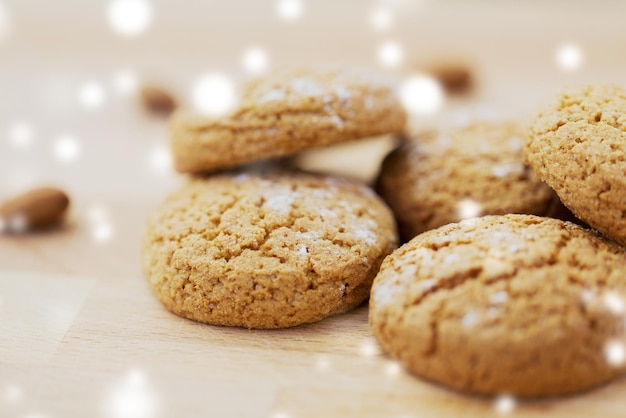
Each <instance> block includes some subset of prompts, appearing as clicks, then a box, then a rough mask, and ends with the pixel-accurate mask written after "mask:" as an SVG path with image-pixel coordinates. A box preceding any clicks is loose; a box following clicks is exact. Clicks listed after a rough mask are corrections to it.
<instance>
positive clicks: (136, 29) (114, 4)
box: [107, 0, 152, 36]
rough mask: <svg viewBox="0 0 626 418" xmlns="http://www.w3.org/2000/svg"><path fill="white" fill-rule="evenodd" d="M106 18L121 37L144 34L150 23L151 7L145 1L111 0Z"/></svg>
mask: <svg viewBox="0 0 626 418" xmlns="http://www.w3.org/2000/svg"><path fill="white" fill-rule="evenodd" d="M107 17H108V20H109V24H110V25H111V28H112V29H113V30H114V31H115V32H117V33H118V34H120V35H123V36H135V35H139V34H140V33H142V32H144V31H145V30H146V29H147V28H148V26H150V22H151V21H152V5H151V4H150V3H149V2H148V1H147V0H112V1H111V2H110V3H109V8H108V11H107Z"/></svg>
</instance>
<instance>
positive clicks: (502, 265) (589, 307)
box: [369, 215, 626, 397]
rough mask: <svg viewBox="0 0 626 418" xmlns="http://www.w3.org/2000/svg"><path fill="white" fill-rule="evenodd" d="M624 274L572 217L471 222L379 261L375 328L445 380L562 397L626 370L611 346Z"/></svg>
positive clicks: (618, 333)
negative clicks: (566, 218)
mask: <svg viewBox="0 0 626 418" xmlns="http://www.w3.org/2000/svg"><path fill="white" fill-rule="evenodd" d="M625 276H626V253H625V252H624V250H623V249H622V248H621V247H619V246H618V245H616V244H614V243H612V242H610V241H607V240H604V239H603V238H601V237H600V236H599V235H596V234H595V233H594V232H592V231H590V230H586V229H583V228H581V227H579V226H578V225H575V224H572V223H569V222H563V221H561V220H556V219H551V218H541V217H537V216H533V215H496V216H485V217H482V218H475V219H468V220H465V221H462V222H460V223H457V224H449V225H446V226H443V227H441V228H439V229H436V230H432V231H428V232H425V233H423V234H421V235H419V236H417V237H415V238H414V239H413V240H411V241H410V242H408V243H407V244H405V245H404V246H402V247H400V248H399V249H397V250H396V251H394V252H393V253H392V254H391V255H390V256H389V257H387V259H385V261H384V263H383V265H382V266H381V269H380V272H379V274H378V275H377V277H376V279H375V280H374V284H373V287H372V295H371V298H370V317H369V318H370V319H369V320H370V326H371V328H372V330H373V332H374V335H375V336H376V338H377V339H378V341H379V342H380V343H381V344H382V346H383V347H384V348H385V350H386V351H388V352H389V353H390V354H391V355H392V356H393V357H396V358H398V359H399V360H400V361H401V362H402V364H403V365H404V366H405V367H406V368H407V369H408V370H409V371H410V372H412V373H414V374H416V375H419V376H422V377H424V378H426V379H429V380H432V381H435V382H439V383H441V384H443V385H446V386H448V387H451V388H454V389H457V390H460V391H465V392H471V393H477V394H489V395H491V394H504V393H506V394H512V395H516V396H522V397H539V396H552V395H562V394H568V393H573V392H578V391H582V390H585V389H589V388H592V387H594V386H597V385H600V384H602V383H605V382H607V381H609V380H611V379H613V378H615V377H616V376H618V375H619V374H621V373H623V372H624V371H626V363H624V362H621V361H620V359H619V358H616V357H615V354H614V352H613V353H611V350H614V347H618V349H619V347H620V345H619V344H623V343H626V338H625V336H626V334H625V329H624V328H625V320H624V302H623V301H624V299H623V297H624V296H626V281H624V277H625ZM621 347H623V345H622V346H621ZM607 355H608V357H607Z"/></svg>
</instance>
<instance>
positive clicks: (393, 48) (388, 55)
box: [378, 41, 404, 68]
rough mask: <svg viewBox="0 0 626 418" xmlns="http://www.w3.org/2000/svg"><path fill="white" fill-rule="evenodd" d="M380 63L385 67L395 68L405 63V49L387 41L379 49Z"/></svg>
mask: <svg viewBox="0 0 626 418" xmlns="http://www.w3.org/2000/svg"><path fill="white" fill-rule="evenodd" d="M378 61H379V62H380V63H381V64H382V65H383V66H385V67H388V68H394V67H397V66H399V65H400V64H402V62H403V61H404V48H402V46H401V45H400V44H399V43H397V42H394V41H387V42H385V43H383V44H382V45H380V46H379V47H378Z"/></svg>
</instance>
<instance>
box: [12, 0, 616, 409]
mask: <svg viewBox="0 0 626 418" xmlns="http://www.w3.org/2000/svg"><path fill="white" fill-rule="evenodd" d="M625 16H626V2H624V1H622V0H602V1H578V0H554V1H546V0H526V1H523V2H522V1H502V0H473V1H469V0H332V1H331V0H228V1H218V0H202V1H201V0H187V1H174V0H88V1H86V0H57V1H44V0H0V201H2V200H4V199H6V198H8V197H11V196H14V195H15V194H17V193H20V192H22V191H25V190H27V189H29V188H31V187H37V186H43V185H53V186H57V187H60V188H62V189H64V190H66V191H67V193H68V194H69V196H70V198H71V200H72V204H71V215H70V222H69V224H68V227H65V228H60V229H57V230H52V231H50V232H49V233H48V232H45V233H39V234H25V235H2V234H0V268H1V269H2V270H0V314H1V315H0V417H4V416H16V417H17V416H19V417H29V418H33V417H40V418H41V417H61V416H65V417H70V416H76V417H84V416H104V417H115V418H128V417H135V418H141V417H145V418H148V417H155V416H198V415H200V416H207V413H211V412H212V413H213V416H258V417H267V416H271V417H272V418H290V417H291V415H290V414H289V411H298V414H297V415H293V416H294V417H295V416H329V414H332V413H336V412H337V411H344V412H346V414H347V415H350V414H351V416H364V415H367V414H369V415H370V416H376V415H377V416H398V417H400V416H402V417H408V416H420V417H425V416H429V417H434V416H437V417H439V416H455V417H456V416H459V411H464V412H467V413H468V414H469V415H467V416H474V417H485V416H494V415H493V414H495V415H497V416H500V415H501V414H506V413H509V412H511V411H512V410H513V408H514V407H515V403H514V400H513V399H511V398H510V397H509V398H506V397H505V398H504V399H501V400H498V401H496V403H495V409H494V408H493V407H492V405H491V404H490V403H489V402H482V401H477V400H476V399H474V398H467V397H460V396H458V395H456V394H453V393H449V392H447V391H444V390H440V389H439V388H438V387H436V386H433V385H428V384H425V383H424V382H422V381H420V380H419V379H415V378H412V377H409V376H406V375H404V374H402V373H401V369H400V368H399V366H398V364H396V363H394V362H390V361H389V359H387V358H386V357H384V356H382V355H379V354H380V353H379V351H378V350H379V348H378V346H377V344H376V343H375V341H373V339H372V336H371V332H370V331H369V328H368V325H367V306H362V307H360V308H359V309H357V310H355V311H354V312H351V313H349V314H346V315H342V316H341V317H338V318H331V319H329V320H326V321H322V322H320V323H319V324H314V325H311V326H306V327H298V328H294V329H291V330H286V331H284V332H274V333H269V332H268V333H265V332H262V331H248V330H240V329H230V328H219V327H209V326H204V325H201V324H196V323H193V322H192V321H185V320H183V319H181V318H178V317H175V316H174V315H171V314H169V313H168V312H166V311H165V310H164V309H163V307H162V306H161V305H160V303H159V302H158V301H157V300H156V299H155V298H154V297H153V295H152V294H151V293H150V290H149V289H148V286H147V284H146V283H145V281H144V280H143V275H142V272H141V266H140V257H139V248H140V245H141V237H142V235H143V230H144V225H145V220H146V218H147V216H148V214H149V213H150V212H151V211H152V210H153V208H154V206H155V205H156V204H157V203H158V202H159V201H160V200H161V199H162V198H163V196H164V195H165V194H167V192H168V191H169V190H171V189H173V188H175V187H177V185H178V184H180V183H182V182H184V181H185V177H184V176H181V175H178V174H176V173H174V172H173V170H172V169H171V165H170V155H169V151H168V132H167V118H166V117H164V116H163V113H167V112H166V111H164V110H168V109H167V108H168V107H172V106H171V104H172V103H169V102H168V101H167V100H165V99H163V94H161V96H158V95H157V97H160V98H158V99H155V98H154V97H155V96H154V91H155V90H156V91H157V92H160V93H164V94H165V95H166V96H167V97H169V98H171V99H175V101H176V102H177V103H178V104H180V105H187V106H195V107H203V106H204V107H206V106H209V107H213V108H217V109H219V108H221V107H224V106H226V104H228V103H232V100H233V98H234V97H236V91H237V86H238V85H239V84H240V83H241V82H244V81H245V80H249V79H251V78H254V77H257V76H262V75H263V74H264V73H267V72H270V71H272V70H274V69H280V68H282V67H285V66H308V65H315V64H320V63H335V64H341V65H358V66H366V67H372V68H375V69H378V70H380V71H383V72H386V73H389V74H390V75H392V76H394V77H396V78H397V81H398V93H399V94H400V97H401V99H402V100H403V103H404V104H405V106H406V107H407V110H408V111H409V112H410V114H411V126H412V129H416V130H419V129H426V128H432V127H445V126H449V125H459V124H465V123H469V122H470V121H472V120H474V119H515V120H519V121H521V122H524V121H525V120H527V119H528V118H529V117H531V116H532V114H533V113H534V112H535V111H536V109H537V107H538V106H539V104H540V103H541V101H542V100H543V99H544V98H545V97H546V96H550V95H552V94H554V93H555V92H557V91H559V90H560V89H562V88H563V87H564V86H566V85H573V84H580V83H607V82H614V83H618V84H622V85H626V71H625V69H626V54H625V53H624V52H625V51H626V25H625V24H624V17H625ZM147 91H148V92H150V91H152V93H153V94H152V96H150V95H146V92H147ZM155 103H157V105H155ZM159 103H160V105H158V104H159ZM163 103H165V104H164V105H163ZM168 103H169V104H168ZM161 105H162V106H161ZM159 106H161V107H159ZM156 110H160V112H157V111H156ZM159 113H160V114H159ZM391 145H392V144H391V143H390V141H389V138H382V139H381V140H380V141H379V140H372V141H366V142H362V143H359V145H358V146H357V148H350V147H351V145H348V146H346V147H348V148H345V147H344V148H342V147H336V148H333V149H332V150H331V149H328V150H325V151H318V154H317V156H316V157H313V158H311V159H308V160H307V157H306V156H304V157H303V158H302V159H300V160H299V162H300V163H303V164H304V165H305V166H307V164H310V166H311V167H321V166H323V165H324V164H325V168H327V169H338V168H341V169H348V171H350V169H351V168H356V169H357V170H356V171H355V172H352V174H356V175H360V176H361V177H362V178H363V179H364V180H369V179H371V176H372V175H373V174H375V172H376V171H377V169H378V166H377V165H378V163H379V161H380V159H382V157H383V156H384V153H385V152H386V151H387V150H388V149H389V147H390V146H391ZM355 146H356V145H355ZM355 151H358V152H355ZM359 170H365V171H366V173H364V172H362V171H361V172H358V171H359ZM16 272H20V273H16ZM621 353H623V351H622V352H621ZM329 371H330V372H332V371H336V373H329ZM623 382H624V381H623V380H622V384H621V385H620V384H615V385H609V386H608V387H607V388H605V389H602V390H599V391H596V392H593V393H591V394H586V395H581V396H580V397H573V398H572V399H567V400H557V401H554V402H551V403H546V404H539V403H538V404H531V405H529V406H528V407H527V408H526V409H524V410H522V409H520V410H518V411H517V412H516V413H517V415H516V416H523V417H537V416H563V417H565V416H567V417H588V416H597V415H598V412H599V411H603V414H605V416H607V417H608V416H611V417H618V416H619V417H621V416H623V411H624V396H623V389H624V386H623ZM355 388H356V389H355ZM355 390H356V392H355ZM358 390H361V392H358ZM68 399H71V400H72V402H68ZM320 399H324V402H320ZM355 399H356V400H357V401H356V402H355ZM207 405H209V406H210V408H211V409H210V412H207V411H209V410H208V409H207ZM3 408H4V409H3ZM320 408H321V409H320ZM6 411H9V412H6ZM319 411H327V413H326V414H324V413H320V412H319ZM389 411H392V412H393V414H392V415H390V413H389ZM31 412H33V413H32V414H31ZM40 412H41V413H40ZM199 412H200V413H199ZM307 413H308V415H307Z"/></svg>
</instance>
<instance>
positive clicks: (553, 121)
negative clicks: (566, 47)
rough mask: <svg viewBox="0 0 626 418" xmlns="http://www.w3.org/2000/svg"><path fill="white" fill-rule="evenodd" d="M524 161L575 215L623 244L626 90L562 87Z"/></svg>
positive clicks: (625, 223)
mask: <svg viewBox="0 0 626 418" xmlns="http://www.w3.org/2000/svg"><path fill="white" fill-rule="evenodd" d="M526 153H527V155H528V162H529V163H530V165H531V166H532V167H533V168H534V169H535V171H536V172H537V175H538V176H539V177H541V178H542V179H543V180H544V181H545V182H546V183H548V184H549V185H550V186H551V187H552V188H553V189H554V190H555V191H556V193H557V194H558V195H559V197H560V198H561V201H562V202H563V203H564V204H565V206H567V207H568V208H569V209H571V211H572V212H574V214H576V216H578V217H579V218H580V219H582V220H583V221H585V222H587V223H588V224H589V225H590V226H592V227H593V228H595V229H597V230H598V231H600V232H602V233H603V234H606V235H607V236H608V237H610V238H612V239H614V240H615V241H617V242H619V243H621V244H626V176H625V173H626V90H625V89H623V88H621V87H617V86H612V85H606V86H588V87H581V88H573V89H569V90H566V91H565V92H563V93H562V94H561V95H559V96H558V97H557V98H556V99H555V100H553V101H552V102H551V103H549V104H548V105H547V106H546V107H545V108H544V110H543V111H542V112H541V113H540V114H539V115H538V116H537V118H536V120H535V122H534V124H533V126H532V128H531V134H530V138H529V140H528V142H527V143H526Z"/></svg>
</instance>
